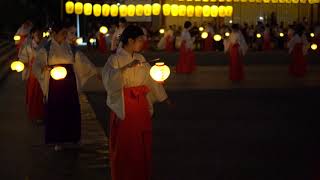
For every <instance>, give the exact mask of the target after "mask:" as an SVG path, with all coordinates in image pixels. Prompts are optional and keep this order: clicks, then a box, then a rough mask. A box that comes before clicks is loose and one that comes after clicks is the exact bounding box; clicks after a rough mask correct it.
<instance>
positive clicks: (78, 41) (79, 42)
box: [76, 37, 83, 45]
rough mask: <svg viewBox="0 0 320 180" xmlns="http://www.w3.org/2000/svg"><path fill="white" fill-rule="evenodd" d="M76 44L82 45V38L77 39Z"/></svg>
mask: <svg viewBox="0 0 320 180" xmlns="http://www.w3.org/2000/svg"><path fill="white" fill-rule="evenodd" d="M76 43H77V44H78V45H80V44H82V43H83V38H81V37H80V38H77V40H76Z"/></svg>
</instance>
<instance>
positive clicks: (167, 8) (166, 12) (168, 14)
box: [162, 4, 171, 16]
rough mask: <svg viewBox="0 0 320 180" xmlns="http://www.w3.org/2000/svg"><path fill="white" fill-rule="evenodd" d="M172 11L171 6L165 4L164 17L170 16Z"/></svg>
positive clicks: (163, 8)
mask: <svg viewBox="0 0 320 180" xmlns="http://www.w3.org/2000/svg"><path fill="white" fill-rule="evenodd" d="M170 10H171V6H170V4H164V5H163V6H162V12H163V15H164V16H170Z"/></svg>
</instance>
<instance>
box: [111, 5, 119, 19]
mask: <svg viewBox="0 0 320 180" xmlns="http://www.w3.org/2000/svg"><path fill="white" fill-rule="evenodd" d="M118 10H119V7H118V5H116V4H112V5H111V7H110V14H111V16H112V17H116V16H118V13H119V12H118Z"/></svg>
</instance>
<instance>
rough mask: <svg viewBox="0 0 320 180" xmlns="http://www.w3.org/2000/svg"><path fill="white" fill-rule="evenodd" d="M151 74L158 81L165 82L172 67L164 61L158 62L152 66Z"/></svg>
mask: <svg viewBox="0 0 320 180" xmlns="http://www.w3.org/2000/svg"><path fill="white" fill-rule="evenodd" d="M150 76H151V78H152V79H153V80H155V81H157V82H163V81H165V80H166V79H167V78H168V77H169V76H170V68H169V67H168V66H166V65H165V64H164V63H163V62H158V63H156V64H155V65H154V66H152V67H151V69H150Z"/></svg>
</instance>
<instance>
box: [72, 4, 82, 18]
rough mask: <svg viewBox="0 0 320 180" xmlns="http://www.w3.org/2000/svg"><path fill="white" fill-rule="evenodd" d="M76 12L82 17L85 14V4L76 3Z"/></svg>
mask: <svg viewBox="0 0 320 180" xmlns="http://www.w3.org/2000/svg"><path fill="white" fill-rule="evenodd" d="M74 12H75V13H76V14H77V15H80V14H82V12H83V4H82V3H81V2H76V3H75V4H74Z"/></svg>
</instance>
